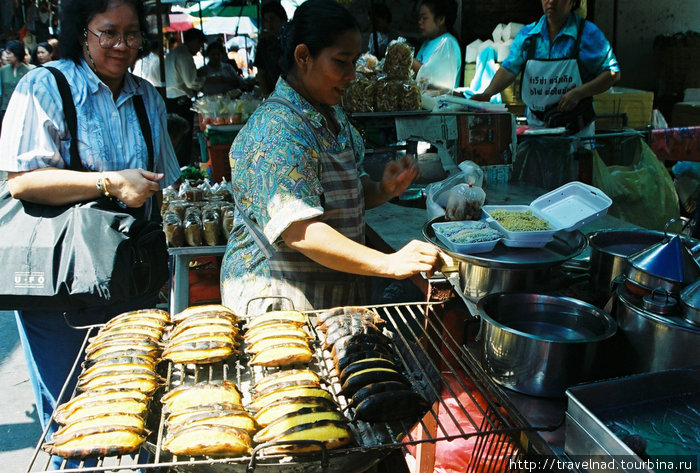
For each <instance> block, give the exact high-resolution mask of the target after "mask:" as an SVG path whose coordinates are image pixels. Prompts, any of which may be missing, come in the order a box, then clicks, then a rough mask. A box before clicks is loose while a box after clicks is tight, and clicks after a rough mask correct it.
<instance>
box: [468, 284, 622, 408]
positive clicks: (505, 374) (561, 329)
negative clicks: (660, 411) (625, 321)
mask: <svg viewBox="0 0 700 473" xmlns="http://www.w3.org/2000/svg"><path fill="white" fill-rule="evenodd" d="M477 312H478V314H479V316H480V317H481V326H480V331H479V337H480V341H481V346H482V350H483V352H482V355H483V365H484V366H483V367H484V369H485V371H486V372H487V373H488V374H489V375H490V376H491V377H492V378H493V379H494V381H496V382H497V383H499V384H501V385H503V386H505V387H507V388H510V389H513V390H515V391H518V392H522V393H525V394H530V395H534V396H544V397H562V396H564V392H565V390H566V388H567V387H569V386H572V385H574V384H577V383H579V382H582V381H586V380H590V379H592V378H593V376H594V373H593V371H594V366H595V363H594V362H595V355H596V350H597V347H598V344H599V343H600V342H602V341H603V340H607V339H609V338H610V337H612V336H613V335H614V334H615V331H616V329H617V326H616V324H615V322H614V321H613V320H612V318H611V317H610V316H609V315H608V314H606V313H605V312H604V311H602V310H601V309H599V308H597V307H595V306H592V305H590V304H587V303H585V302H582V301H579V300H577V299H571V298H568V297H554V296H548V295H541V294H531V293H498V294H491V295H488V296H486V297H484V298H482V299H481V300H479V302H478V303H477Z"/></svg>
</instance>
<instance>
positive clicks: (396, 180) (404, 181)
mask: <svg viewBox="0 0 700 473" xmlns="http://www.w3.org/2000/svg"><path fill="white" fill-rule="evenodd" d="M419 174H420V170H419V169H418V164H417V163H416V160H415V159H413V158H411V157H410V156H408V155H406V156H404V157H403V159H401V160H399V161H390V162H389V163H388V164H387V165H386V168H384V174H383V175H382V182H381V183H380V190H381V191H382V192H383V193H384V194H386V195H387V196H388V199H387V200H389V199H391V198H392V197H396V196H397V195H400V194H401V193H402V192H403V191H405V190H406V189H407V188H408V186H410V185H411V182H413V180H414V179H415V178H416V177H418V175H419Z"/></svg>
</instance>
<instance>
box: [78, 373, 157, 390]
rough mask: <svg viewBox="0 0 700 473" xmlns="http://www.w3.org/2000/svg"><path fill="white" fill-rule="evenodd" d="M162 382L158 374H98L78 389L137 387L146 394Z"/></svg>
mask: <svg viewBox="0 0 700 473" xmlns="http://www.w3.org/2000/svg"><path fill="white" fill-rule="evenodd" d="M162 383H163V378H161V377H160V376H151V375H147V374H144V375H135V374H133V373H123V374H112V375H105V376H98V377H96V378H93V379H91V380H90V381H89V382H88V383H87V384H85V385H84V386H81V388H80V389H79V390H83V391H88V390H102V389H114V388H124V389H137V390H139V391H141V392H143V393H145V394H147V395H152V394H153V393H154V392H155V391H156V389H158V387H159V386H160V385H161V384H162Z"/></svg>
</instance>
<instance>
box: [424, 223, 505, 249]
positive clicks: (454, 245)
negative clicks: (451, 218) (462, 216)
mask: <svg viewBox="0 0 700 473" xmlns="http://www.w3.org/2000/svg"><path fill="white" fill-rule="evenodd" d="M471 222H472V221H470V220H465V221H463V222H439V223H438V222H436V223H433V230H434V231H435V236H436V237H437V238H438V240H440V241H441V242H442V243H443V244H444V245H445V246H447V247H448V248H449V249H450V250H452V251H454V252H455V253H459V254H463V255H472V254H476V253H485V252H487V251H491V250H493V249H494V248H495V247H496V244H497V243H498V241H499V240H500V239H501V238H500V237H499V238H495V239H493V240H489V241H482V242H477V243H459V242H456V241H453V240H452V239H450V237H449V236H447V235H446V234H445V233H443V232H442V228H443V227H445V226H446V225H454V224H462V225H461V226H463V227H464V228H465V229H468V228H473V227H472V226H471V225H470V223H471ZM473 222H474V223H476V222H478V220H477V221H473ZM486 223H487V224H488V228H493V227H492V226H491V225H490V224H489V223H488V222H486Z"/></svg>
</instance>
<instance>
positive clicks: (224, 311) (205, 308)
mask: <svg viewBox="0 0 700 473" xmlns="http://www.w3.org/2000/svg"><path fill="white" fill-rule="evenodd" d="M201 314H218V315H224V316H226V317H228V318H229V319H231V320H233V321H234V322H235V321H237V320H238V316H236V314H235V313H234V312H233V311H232V310H231V309H229V308H228V307H226V306H223V305H221V304H207V305H198V306H192V307H188V308H187V309H185V310H183V311H182V312H179V313H177V314H175V315H173V316H172V317H171V322H172V323H174V324H178V323H180V322H182V321H183V320H186V319H188V318H190V317H192V316H195V315H201Z"/></svg>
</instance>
